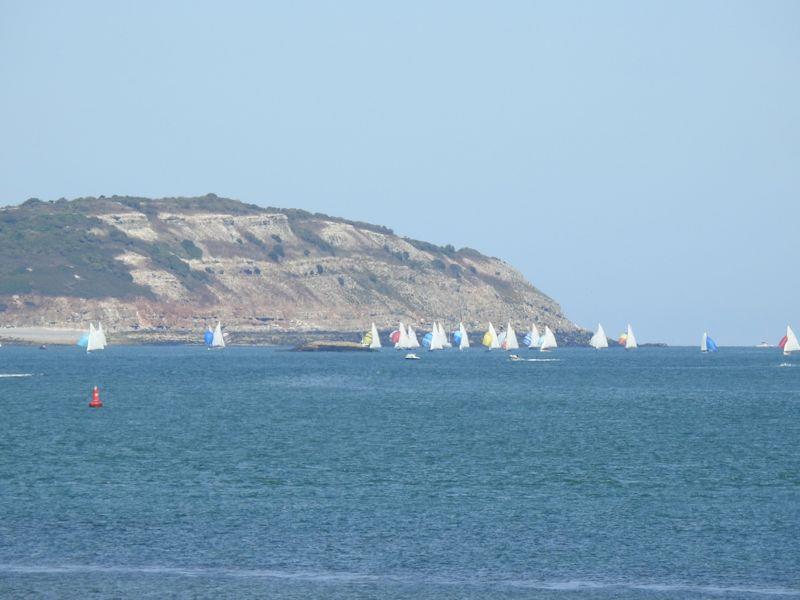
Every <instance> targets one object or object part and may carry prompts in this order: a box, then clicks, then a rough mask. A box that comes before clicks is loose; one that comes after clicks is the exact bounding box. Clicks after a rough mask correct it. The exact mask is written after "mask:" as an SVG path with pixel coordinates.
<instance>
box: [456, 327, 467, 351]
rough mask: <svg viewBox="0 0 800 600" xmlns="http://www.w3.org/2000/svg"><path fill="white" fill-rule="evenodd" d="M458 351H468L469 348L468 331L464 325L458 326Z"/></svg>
mask: <svg viewBox="0 0 800 600" xmlns="http://www.w3.org/2000/svg"><path fill="white" fill-rule="evenodd" d="M458 335H459V339H458V349H459V350H466V349H467V348H469V336H468V335H467V330H466V328H465V327H464V323H459V324H458Z"/></svg>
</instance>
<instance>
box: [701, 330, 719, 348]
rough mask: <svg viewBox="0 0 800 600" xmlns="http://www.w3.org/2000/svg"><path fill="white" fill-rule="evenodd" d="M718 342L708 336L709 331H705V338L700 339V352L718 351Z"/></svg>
mask: <svg viewBox="0 0 800 600" xmlns="http://www.w3.org/2000/svg"><path fill="white" fill-rule="evenodd" d="M716 351H717V343H716V342H715V341H714V340H712V339H711V338H710V337H708V333H706V332H703V338H702V339H701V340H700V352H716Z"/></svg>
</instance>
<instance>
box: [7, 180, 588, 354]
mask: <svg viewBox="0 0 800 600" xmlns="http://www.w3.org/2000/svg"><path fill="white" fill-rule="evenodd" d="M217 319H219V320H221V321H222V322H223V323H224V324H225V325H226V327H227V329H228V331H229V332H237V331H238V332H242V333H244V332H250V333H251V334H257V333H259V332H261V333H263V334H265V335H269V334H272V333H276V332H301V331H358V330H363V329H364V328H365V327H367V326H368V325H369V323H370V322H373V321H374V322H375V323H376V324H377V325H378V327H379V328H393V327H395V326H396V324H397V322H398V321H403V322H410V323H413V324H415V325H418V326H420V327H426V326H427V325H429V323H430V321H431V320H433V319H436V320H441V321H444V322H445V323H446V324H448V325H452V324H454V323H457V322H458V321H459V320H463V321H464V323H465V325H466V326H467V328H468V329H472V330H483V329H484V328H485V327H486V323H487V322H488V321H492V322H494V323H495V324H496V325H500V324H505V323H506V322H507V321H509V320H510V321H511V322H512V323H513V324H514V325H515V327H518V328H519V329H521V330H526V329H527V327H528V326H529V324H530V323H531V322H535V323H537V325H539V326H544V325H549V326H550V327H551V328H553V329H554V330H555V331H556V332H557V333H558V334H559V335H560V336H562V338H564V339H566V340H573V341H578V340H582V339H583V338H584V337H585V332H584V331H583V330H580V329H579V328H577V327H576V326H575V325H574V324H573V323H571V322H570V321H568V320H567V319H566V318H565V317H564V315H563V314H562V312H561V308H560V307H559V305H558V304H557V303H556V302H555V301H553V300H552V299H551V298H549V297H547V296H546V295H544V294H543V293H541V292H540V291H539V290H537V289H536V288H534V287H533V286H532V285H531V284H530V283H529V282H527V281H526V280H525V279H524V278H523V277H522V276H521V275H520V273H519V272H517V271H516V270H515V269H514V268H512V267H511V266H509V265H507V264H505V263H504V262H502V261H501V260H498V259H496V258H489V257H486V256H483V255H482V254H480V253H478V252H476V251H474V250H471V249H466V248H464V249H461V250H458V251H456V250H455V249H454V248H452V247H449V246H448V247H439V246H435V245H432V244H428V243H425V242H420V241H416V240H411V239H407V238H401V237H399V236H397V235H395V234H394V233H393V232H392V231H391V230H390V229H387V228H385V227H380V226H374V225H369V224H366V223H356V222H350V221H345V220H343V219H337V218H334V217H328V216H325V215H312V214H309V213H306V212H304V211H298V210H284V209H265V208H260V207H257V206H253V205H246V204H242V203H240V202H236V201H233V200H226V199H222V198H218V197H216V196H214V195H209V196H205V197H202V198H180V199H162V200H147V199H142V198H128V197H113V198H103V197H101V198H85V199H78V200H74V201H66V200H60V201H57V202H40V201H28V202H26V203H25V204H23V205H21V206H18V207H10V208H5V209H2V210H0V325H3V326H61V327H69V326H76V325H77V326H84V325H85V324H86V323H87V322H88V321H90V320H92V321H96V320H102V321H103V322H104V324H106V327H107V328H108V329H110V330H111V331H116V332H119V333H122V332H126V331H128V332H133V331H139V332H141V331H143V330H161V331H165V330H169V331H176V332H177V331H178V330H186V331H191V332H192V334H193V335H196V332H197V331H198V330H199V329H200V328H202V327H203V326H204V325H205V324H206V323H209V322H212V321H216V320H217Z"/></svg>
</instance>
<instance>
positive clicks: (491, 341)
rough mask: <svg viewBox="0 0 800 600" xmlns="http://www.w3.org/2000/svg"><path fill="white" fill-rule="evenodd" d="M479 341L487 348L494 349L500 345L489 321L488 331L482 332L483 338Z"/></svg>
mask: <svg viewBox="0 0 800 600" xmlns="http://www.w3.org/2000/svg"><path fill="white" fill-rule="evenodd" d="M481 343H482V344H483V345H484V346H486V347H487V348H489V350H494V349H496V348H499V347H500V342H499V341H498V339H497V332H496V331H495V329H494V325H492V324H491V323H489V329H488V331H487V332H486V333H484V334H483V340H482V342H481Z"/></svg>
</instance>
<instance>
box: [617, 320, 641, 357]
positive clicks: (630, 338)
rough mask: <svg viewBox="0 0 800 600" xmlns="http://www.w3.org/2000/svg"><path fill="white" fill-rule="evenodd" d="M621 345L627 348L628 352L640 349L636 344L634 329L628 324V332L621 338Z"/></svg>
mask: <svg viewBox="0 0 800 600" xmlns="http://www.w3.org/2000/svg"><path fill="white" fill-rule="evenodd" d="M619 345H620V346H625V349H626V350H633V349H635V348H638V347H639V345H638V344H637V343H636V336H635V335H633V328H632V327H631V325H630V323H628V331H626V332H625V333H623V334H622V335H621V336H619Z"/></svg>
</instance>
